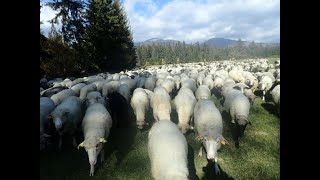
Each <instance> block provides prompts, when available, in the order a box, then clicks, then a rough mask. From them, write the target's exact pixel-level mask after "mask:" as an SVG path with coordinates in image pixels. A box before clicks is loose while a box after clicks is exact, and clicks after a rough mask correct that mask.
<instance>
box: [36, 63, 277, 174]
mask: <svg viewBox="0 0 320 180" xmlns="http://www.w3.org/2000/svg"><path fill="white" fill-rule="evenodd" d="M256 91H261V92H262V93H261V95H262V97H261V98H262V99H263V100H265V96H267V95H270V97H271V99H272V101H273V102H274V105H275V106H276V108H277V111H278V113H280V60H277V61H275V64H269V63H268V61H267V60H266V59H258V60H254V59H250V60H246V61H219V62H210V63H203V62H201V63H188V64H175V65H166V66H152V67H149V68H147V69H136V70H130V71H126V72H123V71H121V72H120V73H114V74H110V73H100V74H98V75H94V76H89V77H83V78H77V79H75V78H66V79H64V80H63V79H61V78H56V79H54V80H50V81H47V79H45V78H42V79H41V80H40V151H42V150H43V149H45V148H46V145H47V144H48V143H49V142H50V139H51V138H50V137H52V136H53V134H55V133H57V134H58V141H57V147H58V149H61V148H62V138H63V137H64V135H65V134H70V135H71V136H72V137H73V141H72V144H73V145H74V146H75V147H77V148H78V149H79V148H80V147H83V148H84V149H85V150H86V151H87V153H88V158H89V163H90V174H89V175H90V176H93V174H94V166H95V164H96V163H97V159H98V155H99V154H100V161H101V162H103V160H104V156H103V155H104V152H103V146H104V143H106V142H107V139H108V136H109V133H110V130H111V128H118V127H121V125H123V124H126V123H130V121H125V119H126V118H128V117H126V116H123V114H127V112H125V111H128V108H127V107H123V106H131V107H132V109H133V112H134V114H135V117H136V121H135V123H136V126H137V128H138V129H143V128H144V127H145V126H151V129H150V131H149V135H148V154H149V158H150V162H151V173H152V176H153V178H154V179H188V175H189V171H188V167H187V154H188V144H187V140H186V138H185V136H184V134H185V133H186V132H187V131H194V132H195V134H196V138H197V139H198V140H199V141H201V142H202V144H203V147H204V149H205V151H206V155H207V157H206V158H207V159H208V160H211V161H214V162H215V163H214V164H215V166H214V170H215V173H217V174H219V173H220V170H219V167H218V165H217V160H218V155H217V150H219V149H220V147H221V144H222V145H225V144H228V142H227V141H226V139H224V137H223V135H222V134H223V119H222V116H221V112H220V111H219V110H218V109H217V107H216V105H215V104H214V102H213V101H212V100H211V99H210V98H211V96H212V95H215V96H216V97H217V98H222V102H223V107H224V109H225V111H226V112H228V113H229V114H230V116H231V122H232V123H234V124H235V126H236V132H237V138H238V139H240V138H241V137H243V136H244V131H245V128H246V126H247V124H250V121H249V116H250V108H251V107H252V106H254V101H255V98H256V94H257V93H255V92H256ZM171 100H172V101H173V107H171V105H172V104H171ZM149 110H152V112H153V117H154V123H150V124H148V123H147V122H146V119H145V116H146V113H147V112H148V111H149ZM172 110H176V112H177V114H178V123H177V124H175V123H173V122H172V121H171V119H170V115H171V112H172ZM122 111H123V112H122ZM52 127H53V128H52ZM77 132H82V133H83V136H84V141H83V142H81V143H78V142H77V140H76V138H75V134H77ZM202 149H203V148H202V146H201V147H200V151H199V156H201V155H202Z"/></svg>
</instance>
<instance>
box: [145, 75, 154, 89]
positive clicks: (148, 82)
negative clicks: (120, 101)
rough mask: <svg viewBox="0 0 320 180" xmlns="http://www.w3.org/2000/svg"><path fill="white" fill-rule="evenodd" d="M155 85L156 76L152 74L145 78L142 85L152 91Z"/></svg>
mask: <svg viewBox="0 0 320 180" xmlns="http://www.w3.org/2000/svg"><path fill="white" fill-rule="evenodd" d="M155 86H156V78H155V77H154V76H149V77H148V78H147V79H146V82H145V84H144V87H145V88H146V89H149V90H150V91H153V90H154V88H155Z"/></svg>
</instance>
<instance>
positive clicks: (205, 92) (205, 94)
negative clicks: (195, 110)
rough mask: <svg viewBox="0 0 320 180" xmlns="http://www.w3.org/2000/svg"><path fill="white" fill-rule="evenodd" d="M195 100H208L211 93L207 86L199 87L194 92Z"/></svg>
mask: <svg viewBox="0 0 320 180" xmlns="http://www.w3.org/2000/svg"><path fill="white" fill-rule="evenodd" d="M195 95H196V99H197V100H198V101H199V100H200V99H210V97H211V92H210V89H209V88H208V86H206V85H200V86H199V87H198V89H197V90H196V92H195Z"/></svg>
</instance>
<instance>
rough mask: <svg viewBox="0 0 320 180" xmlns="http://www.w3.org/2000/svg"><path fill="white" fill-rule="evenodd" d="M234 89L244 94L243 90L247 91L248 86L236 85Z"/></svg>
mask: <svg viewBox="0 0 320 180" xmlns="http://www.w3.org/2000/svg"><path fill="white" fill-rule="evenodd" d="M234 88H237V89H238V90H240V91H241V92H242V93H244V89H249V86H247V85H246V84H244V83H237V84H236V85H235V86H234Z"/></svg>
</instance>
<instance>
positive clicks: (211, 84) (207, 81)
mask: <svg viewBox="0 0 320 180" xmlns="http://www.w3.org/2000/svg"><path fill="white" fill-rule="evenodd" d="M202 85H206V86H207V87H208V88H209V90H210V91H211V90H212V89H213V87H214V81H213V80H212V78H211V77H208V76H207V77H205V78H204V79H203V80H202Z"/></svg>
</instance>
